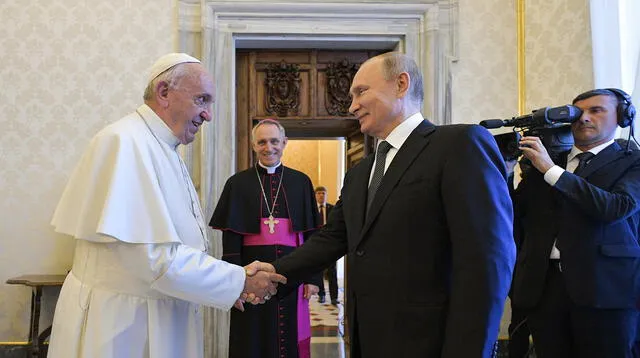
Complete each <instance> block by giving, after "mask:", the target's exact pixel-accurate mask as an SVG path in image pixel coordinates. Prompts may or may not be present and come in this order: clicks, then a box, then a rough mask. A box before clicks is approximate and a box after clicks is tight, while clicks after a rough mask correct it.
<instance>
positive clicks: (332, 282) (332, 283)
mask: <svg viewBox="0 0 640 358" xmlns="http://www.w3.org/2000/svg"><path fill="white" fill-rule="evenodd" d="M315 193H316V202H317V203H318V212H319V213H320V221H321V222H322V225H325V224H326V223H327V218H328V217H329V214H331V210H332V209H333V205H331V204H329V203H327V188H325V187H324V186H318V187H316V189H315ZM324 275H325V276H326V277H327V281H329V297H330V298H331V304H332V305H334V306H337V305H338V304H339V303H340V301H339V300H338V271H337V270H336V263H335V262H334V263H332V264H330V265H329V267H327V268H326V269H325V270H324ZM325 296H326V291H325V289H324V280H323V282H322V284H321V285H320V290H319V291H318V302H319V303H325V300H326V298H325Z"/></svg>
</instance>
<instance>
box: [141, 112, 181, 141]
mask: <svg viewBox="0 0 640 358" xmlns="http://www.w3.org/2000/svg"><path fill="white" fill-rule="evenodd" d="M136 112H138V114H140V116H142V119H143V120H144V121H145V122H147V125H148V126H149V129H151V131H152V132H153V134H154V135H155V136H156V137H158V139H159V140H162V141H163V142H165V143H167V144H168V145H169V146H170V147H171V148H174V149H176V148H177V147H178V145H179V144H180V140H178V137H176V135H175V134H173V131H172V130H171V128H169V126H167V124H166V123H165V122H164V121H163V120H162V118H160V117H159V116H158V115H157V114H156V112H154V111H153V109H151V107H149V106H147V105H146V104H143V105H141V106H140V107H138V109H137V110H136Z"/></svg>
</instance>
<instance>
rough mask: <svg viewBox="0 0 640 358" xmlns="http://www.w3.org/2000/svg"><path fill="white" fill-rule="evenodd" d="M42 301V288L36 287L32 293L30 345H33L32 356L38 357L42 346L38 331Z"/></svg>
mask: <svg viewBox="0 0 640 358" xmlns="http://www.w3.org/2000/svg"><path fill="white" fill-rule="evenodd" d="M41 299H42V287H39V286H38V287H34V288H33V291H31V324H30V327H29V344H31V356H32V357H38V356H39V354H40V345H39V342H38V333H39V332H38V331H39V330H40V301H41Z"/></svg>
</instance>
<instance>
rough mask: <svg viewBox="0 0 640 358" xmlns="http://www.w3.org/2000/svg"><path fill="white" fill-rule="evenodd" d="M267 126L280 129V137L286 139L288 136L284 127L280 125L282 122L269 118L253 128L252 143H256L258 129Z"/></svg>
mask: <svg viewBox="0 0 640 358" xmlns="http://www.w3.org/2000/svg"><path fill="white" fill-rule="evenodd" d="M265 124H270V125H273V126H276V127H278V130H279V131H280V137H281V138H284V137H286V134H285V132H284V127H283V126H282V124H280V122H278V121H276V120H275V119H272V118H267V119H263V120H261V121H260V122H258V123H257V124H256V125H255V126H253V129H252V130H251V143H252V144H253V143H255V141H256V131H257V130H258V127H261V126H263V125H265Z"/></svg>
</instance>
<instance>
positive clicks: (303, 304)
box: [243, 218, 311, 358]
mask: <svg viewBox="0 0 640 358" xmlns="http://www.w3.org/2000/svg"><path fill="white" fill-rule="evenodd" d="M267 220H269V218H260V234H257V235H256V234H251V235H245V236H244V240H243V246H258V245H282V246H290V247H298V246H300V245H302V242H303V241H302V233H298V232H293V230H292V229H291V228H292V226H291V220H289V219H282V218H276V219H275V220H278V223H277V224H275V225H274V226H273V231H274V232H273V233H271V232H269V225H267V224H265V221H267ZM297 306H298V356H299V357H300V358H309V357H310V352H311V317H310V315H309V300H307V299H305V298H304V285H300V286H299V287H298V305H297Z"/></svg>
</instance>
